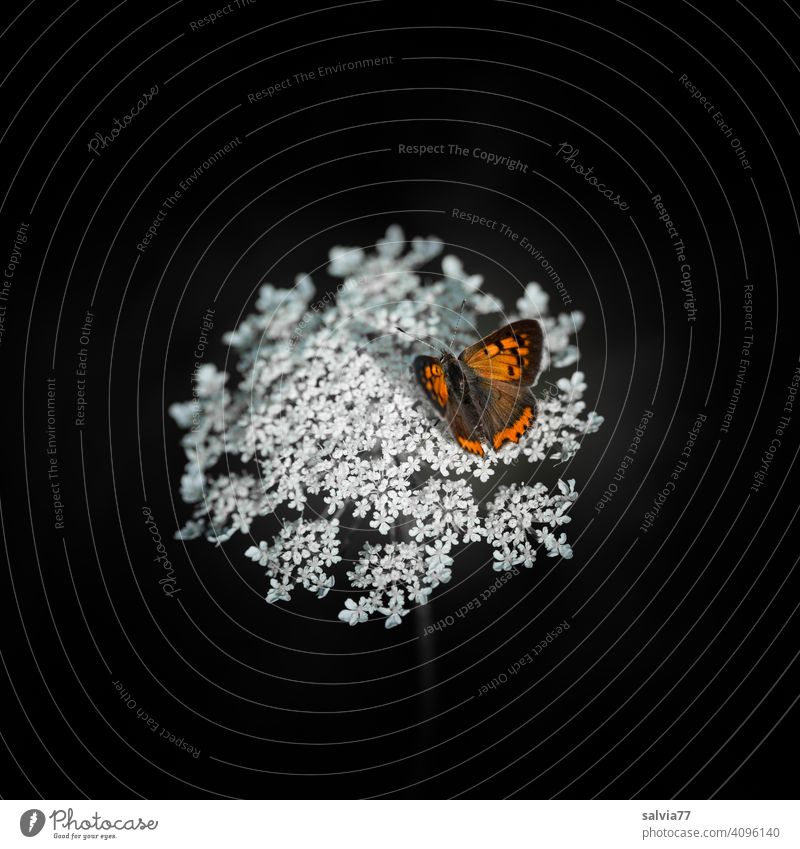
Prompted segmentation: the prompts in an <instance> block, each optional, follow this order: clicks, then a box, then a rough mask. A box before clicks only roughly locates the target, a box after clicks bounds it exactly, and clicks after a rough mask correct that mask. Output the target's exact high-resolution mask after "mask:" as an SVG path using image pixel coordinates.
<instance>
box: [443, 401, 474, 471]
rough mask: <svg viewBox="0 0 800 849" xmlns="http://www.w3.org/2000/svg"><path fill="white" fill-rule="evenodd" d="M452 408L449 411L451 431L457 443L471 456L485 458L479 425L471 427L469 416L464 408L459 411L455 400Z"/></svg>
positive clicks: (451, 404) (451, 405)
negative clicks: (475, 455)
mask: <svg viewBox="0 0 800 849" xmlns="http://www.w3.org/2000/svg"><path fill="white" fill-rule="evenodd" d="M450 407H451V409H450V410H449V411H448V413H449V415H448V418H449V420H450V430H452V431H453V436H455V438H456V442H457V443H458V444H459V445H460V446H461V447H462V448H463V449H464V450H465V451H469V453H470V454H477V455H478V456H479V457H483V446H482V445H481V442H480V437H481V432H480V428H479V427H478V426H477V425H476V426H473V427H470V425H469V422H468V420H467V416H466V415H465V413H466V410H464V409H463V408H461V409H459V408H458V407H457V406H456V405H455V403H454V401H453V400H451V401H450Z"/></svg>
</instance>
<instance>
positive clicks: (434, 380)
mask: <svg viewBox="0 0 800 849" xmlns="http://www.w3.org/2000/svg"><path fill="white" fill-rule="evenodd" d="M414 374H415V375H416V378H417V381H418V383H419V385H420V386H421V387H422V391H423V392H424V393H425V394H426V395H427V396H428V399H429V400H430V402H431V403H432V404H433V406H434V407H435V408H436V411H437V412H438V413H440V414H441V415H444V412H445V410H446V409H447V401H448V392H447V384H446V383H445V380H444V370H443V369H442V363H441V361H440V360H439V359H437V358H436V357H424V356H420V357H415V358H414Z"/></svg>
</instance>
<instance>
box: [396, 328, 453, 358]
mask: <svg viewBox="0 0 800 849" xmlns="http://www.w3.org/2000/svg"><path fill="white" fill-rule="evenodd" d="M395 327H396V328H397V329H398V330H399V331H400V332H401V333H405V335H406V336H410V337H411V338H412V339H416V341H417V342H421V343H422V344H423V345H427V346H428V347H429V348H433V350H434V351H436V352H437V353H438V354H443V353H444V351H442V350H441V349H440V348H437V347H436V346H435V345H431V343H430V342H426V341H425V340H424V339H420V338H419V336H414V334H413V333H409V332H408V331H407V330H403V328H402V327H400V325H399V324H396V325H395Z"/></svg>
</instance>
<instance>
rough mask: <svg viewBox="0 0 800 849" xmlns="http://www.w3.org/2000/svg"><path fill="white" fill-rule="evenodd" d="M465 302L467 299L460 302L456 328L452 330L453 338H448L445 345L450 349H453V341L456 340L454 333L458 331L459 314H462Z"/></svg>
mask: <svg viewBox="0 0 800 849" xmlns="http://www.w3.org/2000/svg"><path fill="white" fill-rule="evenodd" d="M466 303H467V299H466V298H464V300H463V301H462V302H461V309H460V310H459V311H458V321H457V322H456V329H455V330H454V331H453V338H452V339H451V340H450V344H449V345H448V346H447V347H448V348H449V349H450V350H452V349H453V342H455V341H456V333H458V328H459V326H460V324H461V316H463V315H464V305H465V304H466Z"/></svg>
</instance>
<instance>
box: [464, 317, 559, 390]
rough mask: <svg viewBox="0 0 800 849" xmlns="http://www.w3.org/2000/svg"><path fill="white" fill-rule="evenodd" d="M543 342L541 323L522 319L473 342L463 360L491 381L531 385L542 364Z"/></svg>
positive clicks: (465, 352)
mask: <svg viewBox="0 0 800 849" xmlns="http://www.w3.org/2000/svg"><path fill="white" fill-rule="evenodd" d="M543 344H544V334H543V333H542V326H541V325H540V324H539V322H538V321H533V320H532V319H522V320H521V321H514V322H512V323H511V324H507V325H506V326H505V327H501V328H500V329H499V330H495V331H494V333H490V334H489V335H488V336H486V337H484V338H483V339H481V340H480V341H479V342H476V343H475V344H474V345H470V347H469V348H467V349H466V350H465V351H464V352H463V353H462V354H461V356H460V357H459V359H460V360H461V362H462V363H464V364H465V365H466V366H468V367H469V368H470V369H471V370H472V371H473V372H475V373H476V374H477V375H478V376H479V377H482V378H483V379H484V380H485V381H488V382H489V383H490V384H493V383H494V382H495V381H497V382H499V383H512V384H516V385H517V386H530V385H531V384H532V383H533V381H534V380H536V375H537V374H539V369H540V368H541V365H542V348H543Z"/></svg>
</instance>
